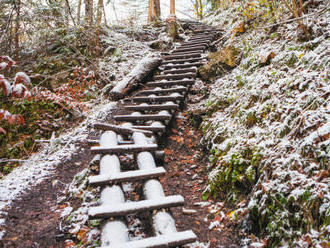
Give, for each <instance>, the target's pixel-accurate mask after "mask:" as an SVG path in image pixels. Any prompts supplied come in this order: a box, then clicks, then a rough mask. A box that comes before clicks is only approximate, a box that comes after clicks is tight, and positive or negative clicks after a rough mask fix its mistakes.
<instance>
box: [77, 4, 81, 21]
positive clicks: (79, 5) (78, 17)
mask: <svg viewBox="0 0 330 248" xmlns="http://www.w3.org/2000/svg"><path fill="white" fill-rule="evenodd" d="M80 13H81V0H79V1H78V10H77V23H78V25H80Z"/></svg>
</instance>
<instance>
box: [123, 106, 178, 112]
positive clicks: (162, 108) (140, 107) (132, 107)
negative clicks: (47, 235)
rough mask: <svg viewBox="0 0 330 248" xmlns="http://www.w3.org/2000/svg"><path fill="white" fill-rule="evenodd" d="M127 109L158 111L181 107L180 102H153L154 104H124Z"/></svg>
mask: <svg viewBox="0 0 330 248" xmlns="http://www.w3.org/2000/svg"><path fill="white" fill-rule="evenodd" d="M124 108H125V109H126V110H130V111H148V110H150V111H158V110H176V109H178V108H179V105H178V104H152V105H149V104H148V105H127V106H124Z"/></svg>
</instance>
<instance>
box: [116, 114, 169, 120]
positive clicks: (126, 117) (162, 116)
mask: <svg viewBox="0 0 330 248" xmlns="http://www.w3.org/2000/svg"><path fill="white" fill-rule="evenodd" d="M171 118H172V115H171V114H141V115H133V114H132V115H115V116H114V119H115V120H116V121H165V120H170V119H171Z"/></svg>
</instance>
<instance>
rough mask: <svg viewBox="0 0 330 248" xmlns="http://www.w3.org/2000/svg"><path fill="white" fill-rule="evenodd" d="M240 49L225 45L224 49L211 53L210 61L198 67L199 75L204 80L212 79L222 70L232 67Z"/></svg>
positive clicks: (236, 60) (220, 73)
mask: <svg viewBox="0 0 330 248" xmlns="http://www.w3.org/2000/svg"><path fill="white" fill-rule="evenodd" d="M239 53H240V51H239V50H238V49H237V48H235V47H234V46H227V47H225V48H224V49H222V50H220V51H218V52H215V53H211V54H210V55H209V56H208V57H209V59H210V61H209V62H208V63H207V64H206V65H204V66H202V67H201V68H200V69H199V73H200V75H201V77H202V78H203V79H204V80H206V81H212V79H214V78H215V77H217V76H221V75H222V74H223V73H224V72H226V71H228V70H231V69H233V68H234V67H236V66H237V64H238V55H239Z"/></svg>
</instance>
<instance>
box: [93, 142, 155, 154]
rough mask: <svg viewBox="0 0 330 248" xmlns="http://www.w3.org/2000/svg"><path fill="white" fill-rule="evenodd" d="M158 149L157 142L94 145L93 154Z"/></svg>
mask: <svg viewBox="0 0 330 248" xmlns="http://www.w3.org/2000/svg"><path fill="white" fill-rule="evenodd" d="M157 149H158V145H157V144H147V145H144V146H140V145H120V146H113V147H102V146H94V147H91V153H92V154H109V153H127V152H133V153H136V152H145V151H156V150H157Z"/></svg>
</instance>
